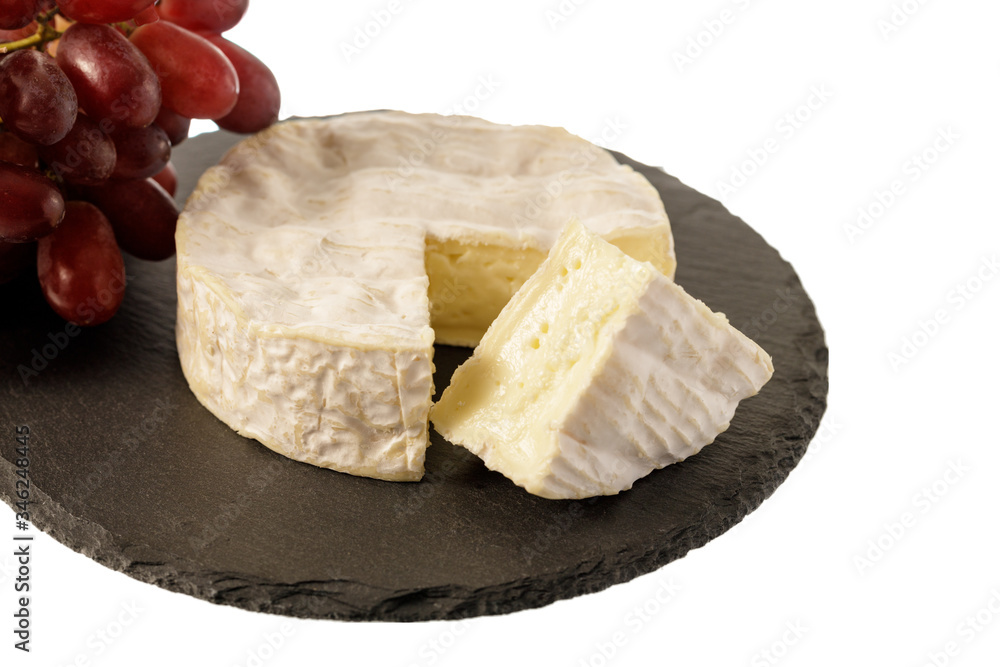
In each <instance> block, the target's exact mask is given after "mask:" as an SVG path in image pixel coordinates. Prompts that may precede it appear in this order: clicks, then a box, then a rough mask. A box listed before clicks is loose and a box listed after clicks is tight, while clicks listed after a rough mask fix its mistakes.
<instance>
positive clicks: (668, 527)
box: [0, 133, 827, 621]
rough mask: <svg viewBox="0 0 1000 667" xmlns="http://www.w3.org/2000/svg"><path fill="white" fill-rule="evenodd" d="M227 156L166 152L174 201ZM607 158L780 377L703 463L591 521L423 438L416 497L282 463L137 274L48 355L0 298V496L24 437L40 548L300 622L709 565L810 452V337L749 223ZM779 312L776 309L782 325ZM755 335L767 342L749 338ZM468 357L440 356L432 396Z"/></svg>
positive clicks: (822, 368) (152, 272) (407, 488)
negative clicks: (46, 544) (209, 381)
mask: <svg viewBox="0 0 1000 667" xmlns="http://www.w3.org/2000/svg"><path fill="white" fill-rule="evenodd" d="M236 139H237V137H235V136H234V135H229V134H226V133H216V134H212V135H202V136H200V137H196V138H194V139H191V140H189V141H188V142H187V143H185V144H184V145H182V146H181V147H180V148H179V150H177V151H176V153H175V162H176V164H177V167H178V171H179V173H180V174H181V178H182V182H181V188H180V193H179V194H180V195H181V197H182V200H183V198H185V197H186V196H187V194H188V193H189V192H190V191H191V189H192V187H193V185H194V181H195V180H196V178H197V176H198V175H199V174H200V173H201V172H202V171H203V170H204V169H205V168H207V167H208V166H210V165H212V164H214V163H215V162H216V161H217V160H218V159H219V158H220V157H221V155H222V153H223V152H224V150H225V149H226V148H228V147H229V146H230V145H232V144H233V143H234V142H235V141H236ZM616 157H617V158H618V159H619V160H621V161H622V162H625V163H627V164H631V165H632V166H634V167H635V168H636V169H638V170H639V171H641V172H642V173H643V174H645V175H646V177H647V178H649V180H650V181H651V182H652V183H653V185H654V186H656V188H657V189H658V190H659V191H660V194H661V196H662V197H663V200H664V202H665V204H666V208H667V212H668V214H669V215H670V219H671V221H672V223H673V226H674V234H675V237H676V242H677V254H678V258H679V269H678V272H677V281H678V282H679V283H680V284H681V285H683V286H684V287H685V288H686V289H687V290H688V291H689V292H690V293H691V294H693V295H694V296H696V297H698V298H700V299H702V300H704V301H705V302H706V303H707V304H708V305H709V306H710V307H711V308H712V309H714V310H718V311H723V312H725V313H726V314H727V315H728V316H729V318H730V321H732V323H733V324H734V325H736V326H737V327H739V328H740V329H742V330H743V331H744V332H747V333H749V334H751V335H752V336H753V337H754V338H755V339H756V340H757V341H758V342H759V343H760V344H761V345H762V346H763V347H764V349H766V350H767V351H768V352H769V353H770V354H771V355H772V356H773V357H774V365H775V373H774V378H773V379H772V380H771V382H770V383H769V384H768V385H767V386H766V387H765V388H764V390H763V391H762V392H761V393H760V395H758V396H756V397H754V398H751V399H749V400H747V401H745V402H744V403H743V404H742V405H741V406H740V408H739V409H738V410H737V412H736V416H735V418H734V419H733V422H732V426H731V427H730V429H729V430H728V431H727V432H725V433H724V434H722V435H721V436H720V437H719V438H718V439H717V440H716V442H715V443H714V444H712V445H710V446H708V447H706V448H705V449H704V451H702V452H701V453H700V454H698V455H697V456H694V457H692V458H690V459H688V460H687V461H684V462H683V463H680V464H676V465H672V466H668V467H667V468H664V469H663V470H659V471H655V472H653V473H652V474H651V475H649V476H648V477H646V478H645V479H641V480H639V481H638V482H637V483H636V484H635V487H634V488H633V489H632V490H631V491H628V492H625V493H622V494H620V495H618V496H614V497H603V498H597V499H591V500H583V501H551V500H544V499H541V498H536V497H534V496H531V495H529V494H527V493H525V492H524V491H523V490H521V489H520V488H518V487H516V486H514V484H512V483H511V482H509V481H507V479H505V478H504V477H503V476H501V475H500V474H498V473H494V472H490V471H489V470H487V469H486V468H485V467H484V466H483V464H482V463H481V462H480V461H479V460H478V459H477V458H475V457H474V456H473V455H471V454H470V453H468V452H467V451H466V450H464V449H461V448H459V447H454V446H452V445H450V444H448V443H447V442H444V441H443V440H442V439H441V438H440V437H439V436H437V435H436V434H434V436H433V445H432V446H431V448H430V449H429V450H428V453H427V476H426V478H425V480H424V481H422V482H420V483H409V484H405V483H390V482H380V481H376V480H371V479H364V478H360V477H352V476H350V475H346V474H341V473H336V472H332V471H329V470H324V469H320V468H315V467H312V466H309V465H306V464H302V463H296V462H293V461H289V460H287V459H285V458H283V457H281V456H279V455H277V454H275V453H273V452H271V451H270V450H268V449H266V448H265V447H263V446H262V445H260V444H258V443H257V442H256V441H253V440H248V439H245V438H243V437H241V436H239V435H237V434H236V433H234V432H233V431H231V430H230V429H229V427H227V426H226V425H225V424H223V423H222V422H220V421H219V420H218V419H216V418H215V417H214V416H213V415H212V414H211V413H209V412H208V411H207V410H205V409H204V408H203V407H202V406H201V405H200V404H199V403H198V401H197V400H195V398H194V396H193V395H192V394H191V392H190V391H189V390H188V386H187V383H186V381H185V380H184V377H183V375H182V374H181V369H180V365H179V363H178V360H177V352H176V349H175V346H174V319H175V314H174V311H175V304H176V298H175V293H174V262H173V261H172V260H171V261H168V262H164V263H160V264H150V263H146V262H141V261H137V260H131V261H128V263H127V267H128V272H129V276H130V281H129V287H128V291H127V292H126V296H125V302H124V305H123V306H122V309H121V311H120V312H119V313H118V315H117V316H116V317H115V318H114V319H113V320H112V321H111V322H109V323H108V324H107V325H104V326H101V327H98V328H97V329H96V330H85V331H83V332H82V333H79V334H78V335H76V336H74V337H72V338H68V337H67V338H66V339H61V338H60V336H59V333H60V332H62V331H63V330H64V326H65V325H64V323H63V322H61V321H60V320H59V318H58V317H56V316H55V315H53V314H52V313H50V312H49V310H48V308H47V306H46V305H45V303H44V301H43V300H42V298H41V296H40V293H39V292H38V289H37V287H35V286H34V284H33V282H34V281H32V280H31V276H27V277H25V278H24V279H19V280H18V281H16V282H15V283H13V284H10V285H7V286H4V287H0V303H2V304H3V313H4V316H3V322H2V324H0V424H3V436H2V440H0V452H2V455H3V456H2V458H0V468H2V481H0V495H2V497H3V499H4V500H5V501H6V502H7V503H8V504H11V505H12V504H13V502H14V493H13V492H14V479H15V475H14V465H13V460H14V458H15V451H14V450H15V444H16V443H15V439H14V426H15V425H18V424H26V425H28V426H30V428H31V440H30V442H31V468H30V470H31V485H32V496H31V498H32V501H33V504H32V506H31V518H32V521H33V523H34V524H35V525H36V526H37V527H38V528H40V529H41V530H44V531H45V532H47V533H48V534H50V535H51V536H53V537H54V538H55V539H57V540H59V541H60V542H62V543H63V544H65V545H67V546H69V547H70V548H72V549H74V550H76V551H79V552H81V553H83V554H86V555H87V556H89V557H90V558H93V559H94V560H96V561H97V562H99V563H101V564H103V565H106V566H107V567H110V568H113V569H115V570H119V571H122V572H124V573H126V574H128V575H129V576H132V577H135V578H136V579H140V580H142V581H146V582H150V583H153V584H156V585H157V586H162V587H163V588H167V589H169V590H173V591H179V592H182V593H186V594H188V595H193V596H196V597H199V598H204V599H206V600H209V601H211V602H215V603H219V604H227V605H234V606H237V607H242V608H244V609H250V610H255V611H264V612H269V613H275V614H287V615H290V616H302V617H312V618H337V619H354V620H406V621H413V620H428V619H444V618H461V617H467V616H476V615H482V614H501V613H505V612H511V611H516V610H519V609H526V608H531V607H539V606H542V605H546V604H549V603H551V602H554V601H556V600H560V599H564V598H569V597H573V596H576V595H581V594H584V593H592V592H595V591H599V590H602V589H604V588H606V587H608V586H611V585H613V584H616V583H619V582H623V581H628V580H629V579H632V578H634V577H636V576H638V575H641V574H644V573H647V572H650V571H652V570H655V569H656V568H659V567H660V566H662V565H664V564H665V563H668V562H670V561H672V560H674V559H677V558H680V557H682V556H683V555H684V554H686V553H687V552H688V551H689V550H691V549H694V548H697V547H699V546H702V545H704V544H705V543H707V542H708V541H709V540H711V539H713V538H714V537H717V536H718V535H720V534H722V533H723V532H725V531H726V530H728V529H729V528H730V527H732V526H733V525H734V524H736V523H737V522H738V521H740V520H741V519H742V518H743V517H744V516H746V515H747V513H749V512H750V511H752V510H754V509H755V508H756V507H757V506H758V505H760V503H761V502H763V500H764V499H765V498H767V497H768V496H769V495H770V494H771V493H772V492H773V491H774V490H775V489H776V488H777V486H778V485H779V484H780V483H781V482H782V481H783V480H784V479H785V477H786V476H787V475H788V473H789V472H790V471H791V469H792V468H793V467H794V466H795V465H796V463H797V462H798V461H799V459H800V458H801V457H802V455H803V454H804V453H805V450H806V447H807V445H808V443H809V441H810V439H811V438H812V437H813V435H814V434H815V432H816V429H817V427H818V424H819V420H820V417H821V416H822V414H823V411H824V410H825V407H826V394H827V349H826V345H825V343H824V338H823V331H822V328H821V327H820V324H819V322H818V320H817V318H816V314H815V311H814V309H813V305H812V303H811V302H810V300H809V297H808V296H807V294H806V293H805V291H804V290H803V288H802V285H801V283H800V282H799V279H798V277H797V276H796V274H795V272H794V270H793V269H792V267H791V266H789V265H788V264H787V263H786V262H784V261H783V260H782V259H781V257H780V255H779V254H778V252H777V251H776V250H774V249H773V248H771V247H770V246H768V245H767V243H765V242H764V240H763V239H761V237H760V236H758V235H757V234H756V233H755V232H754V231H753V230H751V229H750V228H749V227H748V226H747V225H746V224H744V223H743V222H742V221H740V220H739V219H737V218H735V217H733V216H732V215H730V214H729V213H728V212H727V211H726V210H725V209H724V208H723V207H722V205H721V204H719V203H718V202H715V201H713V200H712V199H710V198H708V197H706V196H704V195H702V194H699V193H697V192H695V191H693V190H691V189H690V188H688V187H686V186H684V185H682V184H681V183H680V182H679V181H677V180H676V179H675V178H673V177H671V176H668V175H666V174H664V173H663V172H661V171H659V170H656V169H653V168H650V167H645V166H643V165H640V164H636V163H635V162H633V161H631V160H629V159H628V158H625V157H624V156H621V155H616ZM776 299H780V301H779V303H780V304H782V305H787V306H788V309H787V310H785V311H784V312H781V313H780V314H777V317H776V319H775V317H773V316H774V315H775V311H773V310H770V309H772V307H773V305H774V304H775V301H776ZM762 315H763V316H764V317H765V319H766V322H767V324H766V325H764V324H761V325H760V326H758V327H756V328H757V330H756V331H752V330H751V328H752V325H751V321H752V320H753V319H755V318H760V317H761V316H762ZM50 334H52V336H53V338H55V339H57V340H61V342H62V343H65V349H61V350H60V349H58V348H57V347H50V348H48V349H46V350H45V351H44V353H43V348H45V346H46V345H50V344H51V345H55V343H53V340H52V338H50ZM35 351H38V353H39V354H40V355H43V354H48V356H52V353H53V351H57V354H56V355H55V358H53V359H45V363H46V364H47V365H46V366H45V368H43V369H42V370H40V371H39V372H38V374H37V375H36V376H29V377H28V378H27V381H25V380H24V379H23V378H22V375H21V374H20V373H19V371H18V367H19V366H22V365H23V366H26V367H31V364H32V360H33V356H34V354H35ZM468 354H469V350H466V349H459V348H450V347H443V346H439V347H438V350H437V358H436V363H437V375H436V377H435V382H436V385H437V386H438V387H439V388H443V387H444V386H446V385H447V383H448V381H449V379H450V377H451V374H452V372H453V371H454V369H455V367H456V366H457V365H458V364H459V363H461V362H462V361H463V360H464V359H465V358H466V357H467V356H468ZM42 358H44V357H42ZM35 362H36V365H38V366H41V361H39V360H38V359H36V360H35ZM733 558H738V554H733Z"/></svg>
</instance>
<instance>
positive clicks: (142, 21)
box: [132, 6, 160, 25]
mask: <svg viewBox="0 0 1000 667" xmlns="http://www.w3.org/2000/svg"><path fill="white" fill-rule="evenodd" d="M132 20H133V21H134V22H135V24H136V25H146V24H147V23H156V22H157V21H159V20H160V15H159V14H158V13H157V12H156V7H153V6H150V7H146V8H145V9H144V10H142V11H141V12H139V13H138V14H136V15H135V18H134V19H132Z"/></svg>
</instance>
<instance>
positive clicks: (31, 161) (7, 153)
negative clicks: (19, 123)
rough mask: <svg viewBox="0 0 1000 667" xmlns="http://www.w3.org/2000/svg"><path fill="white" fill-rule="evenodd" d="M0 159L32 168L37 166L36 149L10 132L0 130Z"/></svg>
mask: <svg viewBox="0 0 1000 667" xmlns="http://www.w3.org/2000/svg"><path fill="white" fill-rule="evenodd" d="M0 161H3V162H10V163H11V164H19V165H21V166H22V167H32V168H34V167H37V166H38V149H37V148H35V147H34V146H32V145H31V144H29V143H28V142H26V141H24V140H22V139H18V138H17V137H16V136H14V135H13V134H11V133H10V132H3V131H0Z"/></svg>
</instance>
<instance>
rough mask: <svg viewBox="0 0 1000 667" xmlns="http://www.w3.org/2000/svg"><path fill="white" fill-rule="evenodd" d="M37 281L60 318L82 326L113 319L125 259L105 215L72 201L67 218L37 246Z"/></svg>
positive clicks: (122, 290)
mask: <svg viewBox="0 0 1000 667" xmlns="http://www.w3.org/2000/svg"><path fill="white" fill-rule="evenodd" d="M38 281H39V282H40V283H41V285H42V292H43V293H44V294H45V300H46V301H48V302H49V305H50V306H52V310H54V311H56V313H58V314H59V316H60V317H62V318H63V319H65V320H68V321H70V322H73V323H74V324H78V325H80V326H93V325H95V324H101V323H103V322H107V321H108V320H109V319H111V316H112V315H114V314H115V313H116V312H117V311H118V307H119V306H120V305H121V303H122V297H123V296H124V294H125V263H124V262H123V261H122V253H121V251H120V250H119V249H118V244H117V243H116V242H115V234H114V231H112V229H111V225H110V223H108V220H107V218H105V217H104V215H103V214H102V213H101V212H100V211H99V210H97V208H95V207H94V206H93V205H91V204H88V203H86V202H81V201H71V202H69V203H68V204H67V205H66V220H65V221H64V222H63V224H62V225H60V226H59V229H57V230H56V231H55V232H53V233H52V234H49V235H48V236H46V237H45V238H44V239H42V240H41V241H40V242H39V244H38Z"/></svg>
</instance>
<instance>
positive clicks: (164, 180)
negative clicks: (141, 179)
mask: <svg viewBox="0 0 1000 667" xmlns="http://www.w3.org/2000/svg"><path fill="white" fill-rule="evenodd" d="M153 180H154V181H156V182H157V183H159V184H160V187H162V188H163V189H164V190H166V191H167V194H168V195H170V196H171V197H173V196H174V195H176V194H177V169H175V168H174V163H173V162H168V163H167V166H166V167H164V168H163V170H162V171H160V173H158V174H157V175H156V176H153Z"/></svg>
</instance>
